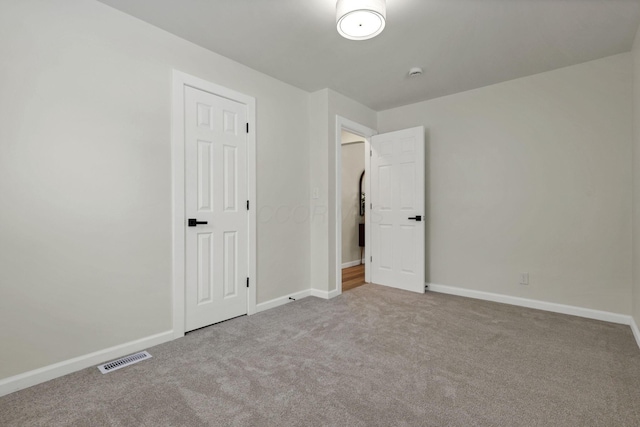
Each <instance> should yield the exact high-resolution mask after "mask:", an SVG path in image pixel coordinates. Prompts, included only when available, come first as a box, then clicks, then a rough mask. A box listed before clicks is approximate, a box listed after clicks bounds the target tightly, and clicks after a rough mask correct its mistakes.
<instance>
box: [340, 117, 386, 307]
mask: <svg viewBox="0 0 640 427" xmlns="http://www.w3.org/2000/svg"><path fill="white" fill-rule="evenodd" d="M343 130H346V131H347V132H351V133H353V134H356V135H359V136H361V137H363V138H364V194H365V197H367V199H368V198H369V189H370V187H371V185H370V184H371V181H370V175H371V174H370V173H369V168H370V167H371V157H370V156H368V155H367V154H368V153H370V152H371V137H372V136H373V135H377V134H378V132H377V131H375V130H373V129H371V128H368V127H366V126H363V125H361V124H359V123H356V122H354V121H351V120H349V119H346V118H344V117H342V116H339V115H336V146H335V156H336V157H335V165H336V188H335V195H336V199H335V206H336V212H335V214H336V217H335V220H336V289H337V291H338V295H340V294H342V131H343ZM369 206H370V204H369V203H366V204H365V210H364V212H365V214H364V222H365V224H369V223H370V210H369ZM370 232H371V227H368V226H366V225H365V227H364V240H365V246H364V280H365V281H366V282H369V281H370V280H371V270H370V265H371V264H370V263H369V260H370V259H371V239H370Z"/></svg>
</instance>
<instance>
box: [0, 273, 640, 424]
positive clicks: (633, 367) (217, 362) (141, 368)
mask: <svg viewBox="0 0 640 427" xmlns="http://www.w3.org/2000/svg"><path fill="white" fill-rule="evenodd" d="M148 351H149V352H150V353H151V354H152V355H153V358H152V359H150V360H146V361H143V362H140V363H138V364H135V365H132V366H129V367H127V368H124V369H120V370H118V371H114V372H112V373H109V374H107V375H102V374H101V373H100V372H99V371H98V370H97V369H96V368H89V369H85V370H82V371H79V372H76V373H74V374H71V375H67V376H65V377H63V378H58V379H56V380H53V381H49V382H47V383H44V384H40V385H38V386H35V387H31V388H29V389H26V390H22V391H19V392H16V393H13V394H11V395H8V396H5V397H2V398H0V425H2V426H21V427H23V426H59V425H64V426H66V425H71V426H154V427H157V426H217V425H219V426H465V427H469V426H640V350H639V349H638V347H637V346H636V343H635V341H634V339H633V335H632V333H631V330H630V328H629V327H628V326H623V325H615V324H610V323H605V322H599V321H594V320H587V319H581V318H577V317H572V316H565V315H560V314H554V313H548V312H542V311H537V310H530V309H526V308H521V307H513V306H509V305H503V304H497V303H491V302H484V301H477V300H471V299H466V298H461V297H455V296H448V295H440V294H433V293H428V294H426V295H416V294H412V293H408V292H404V291H398V290H394V289H389V288H385V287H381V286H376V285H365V286H362V287H359V288H357V289H355V290H353V291H350V292H347V293H345V294H343V295H342V296H340V297H338V298H335V299H333V300H330V301H324V300H320V299H317V298H312V297H309V298H305V299H303V300H299V301H295V302H292V303H289V304H287V305H285V306H282V307H278V308H276V309H273V310H269V311H266V312H263V313H260V314H257V315H255V316H251V317H241V318H237V319H233V320H230V321H227V322H224V323H221V324H218V325H214V326H211V327H208V328H204V329H201V330H198V331H195V332H193V333H190V334H188V335H187V336H186V337H185V338H183V339H179V340H176V341H172V342H169V343H166V344H162V345H160V346H157V347H153V348H150V349H148Z"/></svg>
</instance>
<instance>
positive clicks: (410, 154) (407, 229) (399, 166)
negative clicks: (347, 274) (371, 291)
mask: <svg viewBox="0 0 640 427" xmlns="http://www.w3.org/2000/svg"><path fill="white" fill-rule="evenodd" d="M424 155H425V152H424V127H422V126H420V127H416V128H411V129H405V130H400V131H396V132H390V133H385V134H380V135H375V136H373V137H372V138H371V203H372V206H371V215H370V218H371V220H370V223H371V224H370V227H371V240H372V245H371V258H372V259H371V281H372V282H373V283H377V284H379V285H386V286H391V287H394V288H399V289H405V290H408V291H414V292H420V293H424V287H425V282H424V277H425V272H424V265H425V259H424V256H425V248H424V245H425V218H424V213H425V206H424V188H425V187H424V185H425V181H424V180H425V176H424V161H425V159H424Z"/></svg>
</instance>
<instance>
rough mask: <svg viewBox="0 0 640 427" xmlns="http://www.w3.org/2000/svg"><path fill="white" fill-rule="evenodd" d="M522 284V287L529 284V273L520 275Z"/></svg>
mask: <svg viewBox="0 0 640 427" xmlns="http://www.w3.org/2000/svg"><path fill="white" fill-rule="evenodd" d="M520 284H521V285H528V284H529V273H520Z"/></svg>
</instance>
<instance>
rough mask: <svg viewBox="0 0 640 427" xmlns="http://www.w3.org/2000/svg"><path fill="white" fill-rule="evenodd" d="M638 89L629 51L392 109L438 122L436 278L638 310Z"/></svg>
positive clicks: (433, 126) (430, 206)
mask: <svg viewBox="0 0 640 427" xmlns="http://www.w3.org/2000/svg"><path fill="white" fill-rule="evenodd" d="M426 78H428V76H427V77H426ZM631 88H632V67H631V55H630V54H628V53H627V54H621V55H616V56H612V57H608V58H604V59H601V60H597V61H592V62H588V63H584V64H580V65H576V66H572V67H568V68H563V69H559V70H555V71H551V72H547V73H543V74H538V75H534V76H530V77H526V78H522V79H518V80H513V81H509V82H505V83H500V84H497V85H493V86H489V87H485V88H481V89H477V90H473V91H469V92H464V93H459V94H456V95H452V96H447V97H443V98H439V99H434V100H430V101H426V102H421V103H417V104H412V105H408V106H404V107H400V108H396V109H392V110H388V111H382V112H380V113H379V114H378V130H379V131H380V132H387V131H392V130H396V129H402V128H407V127H411V126H418V125H424V126H425V128H426V129H427V188H428V194H427V221H428V235H429V238H428V251H427V260H426V261H427V266H428V271H427V278H428V280H429V281H430V282H432V283H437V284H442V285H451V286H459V287H464V288H469V289H474V290H480V291H487V292H494V293H499V294H504V295H511V296H517V297H524V298H532V299H537V300H542V301H551V302H555V303H563V304H569V305H574V306H579V307H585V308H592V309H598V310H604V311H611V312H615V313H621V314H630V313H631V300H630V298H629V297H630V295H631V245H632V243H631V195H632V188H631V183H632V170H631V154H632V96H631ZM521 272H528V273H529V274H530V285H528V286H522V285H519V284H518V282H519V273H521Z"/></svg>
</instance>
